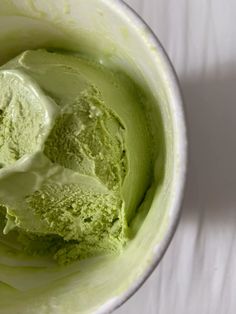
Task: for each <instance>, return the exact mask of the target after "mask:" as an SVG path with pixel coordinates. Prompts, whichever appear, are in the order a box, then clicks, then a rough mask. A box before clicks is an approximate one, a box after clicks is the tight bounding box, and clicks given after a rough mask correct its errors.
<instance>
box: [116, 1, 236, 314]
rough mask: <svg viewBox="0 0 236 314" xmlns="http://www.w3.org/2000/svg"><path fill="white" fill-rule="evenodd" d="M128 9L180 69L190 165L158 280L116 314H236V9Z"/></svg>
mask: <svg viewBox="0 0 236 314" xmlns="http://www.w3.org/2000/svg"><path fill="white" fill-rule="evenodd" d="M127 3H128V4H130V5H131V6H132V7H133V8H134V9H135V10H136V11H137V12H138V13H139V14H140V15H141V16H142V17H143V18H144V19H145V20H146V22H148V24H149V25H150V26H151V27H152V29H153V30H154V32H155V33H156V34H157V36H158V37H159V39H160V40H161V42H162V44H163V46H164V47H165V49H166V51H167V52H168V54H169V56H170V58H171V60H172V62H173V64H174V66H175V68H176V71H177V74H178V76H179V79H180V82H181V86H182V89H183V93H184V97H185V104H186V113H187V121H188V131H189V142H190V164H189V174H188V181H187V190H186V195H185V200H184V205H183V214H182V218H181V221H180V225H179V227H178V230H177V232H176V234H175V237H174V239H173V241H172V243H171V245H170V247H169V249H168V251H167V253H166V255H165V257H164V258H163V260H162V262H161V264H160V265H159V266H158V268H157V269H156V270H155V272H154V273H153V275H152V276H151V277H150V278H149V280H148V281H147V282H146V283H145V284H144V286H143V287H142V288H141V289H140V290H139V291H138V292H137V293H136V294H135V295H134V296H133V297H132V298H131V299H130V300H129V301H128V302H127V303H125V305H123V306H122V307H121V308H120V309H119V310H117V311H115V314H129V313H131V314H235V313H236V1H235V0H127Z"/></svg>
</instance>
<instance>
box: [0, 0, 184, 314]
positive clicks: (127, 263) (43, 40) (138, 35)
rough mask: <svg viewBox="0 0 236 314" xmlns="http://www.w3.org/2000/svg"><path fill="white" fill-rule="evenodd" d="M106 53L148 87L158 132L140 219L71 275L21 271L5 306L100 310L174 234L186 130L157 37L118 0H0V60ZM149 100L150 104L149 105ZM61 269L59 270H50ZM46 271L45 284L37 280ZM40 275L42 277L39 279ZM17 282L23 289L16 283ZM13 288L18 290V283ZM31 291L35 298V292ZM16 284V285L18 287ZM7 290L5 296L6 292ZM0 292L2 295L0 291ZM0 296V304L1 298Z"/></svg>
mask: <svg viewBox="0 0 236 314" xmlns="http://www.w3.org/2000/svg"><path fill="white" fill-rule="evenodd" d="M63 46H65V48H66V49H70V50H75V51H80V52H83V53H87V54H91V55H93V51H94V50H96V56H97V55H99V54H100V55H101V60H103V61H104V59H103V56H104V55H105V56H106V59H107V60H108V59H110V61H111V62H112V63H113V64H116V65H117V66H119V67H121V68H124V69H125V70H126V71H127V72H129V73H130V74H131V75H132V76H133V77H135V79H136V81H137V82H138V83H140V84H141V85H143V86H146V88H149V90H150V91H151V93H152V95H153V97H154V99H155V105H154V106H152V108H149V109H150V112H151V113H152V116H153V121H154V124H155V120H156V124H157V125H158V123H159V118H158V115H160V116H161V120H162V124H163V126H162V127H163V131H164V137H165V145H164V146H165V147H164V151H165V165H164V173H163V177H162V178H161V180H160V181H161V182H159V183H158V169H159V161H158V160H157V162H156V168H155V176H156V177H157V185H156V186H155V196H154V198H153V200H152V202H151V204H150V209H149V212H148V214H147V216H146V217H145V219H144V221H143V224H142V225H141V227H140V229H139V231H138V232H137V234H136V236H135V238H134V239H133V240H132V241H131V243H130V244H129V245H128V247H127V248H126V249H125V251H124V253H123V254H122V255H121V256H120V257H116V258H105V257H102V258H98V259H91V260H87V261H82V262H81V263H80V264H79V265H77V266H76V267H78V268H77V269H76V268H75V266H73V267H74V268H73V269H72V268H71V269H70V271H69V273H70V272H73V275H71V276H68V275H65V273H64V275H63V276H64V277H63V278H62V277H61V278H60V276H58V277H56V278H57V279H56V280H53V279H50V280H49V279H48V278H49V277H50V276H47V275H45V274H46V273H45V270H42V271H41V273H40V272H39V274H37V275H36V274H33V275H31V274H30V271H29V270H28V269H27V268H25V270H22V272H23V274H22V273H21V276H22V278H24V280H23V281H24V282H25V284H24V287H14V285H13V284H12V283H11V282H10V280H9V282H8V281H7V280H8V279H6V278H7V277H4V278H5V279H3V278H2V277H1V274H0V281H3V280H5V281H6V283H7V284H8V286H11V285H13V287H14V288H15V290H14V293H13V292H11V289H8V290H9V291H8V290H6V291H5V292H4V293H5V295H6V296H7V297H9V298H12V299H14V308H13V307H11V304H8V305H7V306H5V307H4V308H3V306H1V309H2V310H3V312H4V313H16V312H15V311H14V309H15V304H16V303H17V310H18V313H25V314H26V313H30V314H33V313H40V314H46V313H50V314H53V313H55V314H60V313H61V314H62V313H63V314H66V313H68V314H69V313H70V314H71V313H107V312H111V311H112V310H114V309H115V308H117V307H118V306H119V305H121V304H122V303H123V302H125V300H127V299H128V298H129V297H130V296H131V295H132V294H133V293H134V292H135V291H136V290H137V289H138V288H139V287H140V286H141V285H142V283H143V282H144V281H145V279H146V278H147V277H148V276H149V275H150V274H151V272H152V271H153V270H154V268H155V267H156V266H157V265H158V263H159V261H160V260H161V258H162V256H163V254H164V253H165V251H166V249H167V247H168V244H169V243H170V240H171V238H172V236H173V234H174V231H175V229H176V226H177V222H178V218H179V215H180V206H181V200H182V196H183V189H184V183H185V175H186V151H187V149H186V146H187V145H186V130H185V120H184V114H183V105H182V97H181V93H180V90H179V85H178V81H177V78H176V75H175V72H174V69H173V67H172V66H171V63H170V61H169V59H168V57H167V55H166V53H165V51H164V49H163V48H162V46H161V44H160V42H159V41H158V39H157V38H156V37H155V35H154V34H153V33H152V31H151V30H150V29H149V28H148V26H147V25H146V24H145V23H144V22H143V21H142V20H141V18H140V17H138V15H137V14H136V13H135V12H133V11H132V10H131V9H130V8H129V7H128V6H127V5H126V4H125V3H124V2H122V1H118V0H113V1H111V0H58V1H47V0H21V1H17V0H3V1H1V2H0V63H3V62H5V61H6V60H8V59H10V58H11V57H13V56H15V55H17V54H18V53H20V52H21V51H23V50H26V49H30V48H31V49H33V48H42V47H57V48H58V47H60V48H63ZM150 106H151V105H150ZM55 272H57V273H60V270H55ZM37 276H40V279H41V278H42V277H43V276H45V280H44V284H43V285H42V284H40V283H39V281H38V282H37ZM40 282H41V280H40ZM21 288H22V289H21ZM17 289H18V290H19V291H18V290H17ZM35 289H36V291H37V297H35V294H34V291H35ZM22 291H23V292H22ZM11 293H12V296H11ZM0 299H2V296H1V295H0ZM1 302H2V301H0V305H1Z"/></svg>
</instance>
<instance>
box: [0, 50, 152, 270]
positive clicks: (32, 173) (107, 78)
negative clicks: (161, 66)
mask: <svg viewBox="0 0 236 314" xmlns="http://www.w3.org/2000/svg"><path fill="white" fill-rule="evenodd" d="M0 91H1V92H0V167H1V168H0V212H1V213H2V215H3V216H5V217H6V222H5V223H4V226H3V233H4V234H5V235H6V241H8V239H9V238H10V237H9V234H10V233H13V234H14V236H15V237H16V239H17V242H18V243H19V244H20V245H21V246H22V248H23V249H24V250H25V251H26V252H28V253H29V254H42V255H50V256H53V257H54V259H56V260H57V262H58V263H59V264H66V263H69V262H71V261H74V260H76V259H83V258H86V257H90V256H94V255H97V254H101V253H112V252H113V253H118V252H120V251H121V250H122V248H123V246H124V245H125V243H126V242H127V241H128V238H129V227H128V226H129V223H130V222H131V221H132V219H133V218H134V216H135V212H136V210H137V208H138V206H139V205H140V202H141V201H142V199H143V197H144V194H145V192H146V190H147V188H148V186H149V184H150V180H151V178H150V176H151V167H152V162H151V160H152V154H151V142H150V133H149V130H148V124H147V119H146V116H145V111H144V108H143V105H142V95H141V93H140V92H139V90H138V89H137V88H136V86H135V84H134V83H133V82H132V81H131V80H130V79H129V78H128V77H126V76H125V75H124V74H122V73H118V72H117V73H114V72H112V71H111V70H109V69H107V68H105V67H104V66H102V65H101V64H98V63H95V62H92V61H90V60H86V59H84V58H81V57H78V56H73V55H70V54H68V53H55V52H47V51H45V50H35V51H26V52H24V53H23V54H21V55H20V56H19V57H17V58H15V59H13V60H12V61H10V62H8V63H7V64H5V65H4V66H2V67H1V68H0ZM9 241H10V240H9Z"/></svg>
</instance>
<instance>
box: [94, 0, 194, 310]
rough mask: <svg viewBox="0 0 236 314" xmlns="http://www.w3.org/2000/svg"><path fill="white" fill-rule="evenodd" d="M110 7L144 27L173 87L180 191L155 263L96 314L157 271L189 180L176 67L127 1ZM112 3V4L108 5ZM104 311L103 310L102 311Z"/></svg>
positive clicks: (121, 300)
mask: <svg viewBox="0 0 236 314" xmlns="http://www.w3.org/2000/svg"><path fill="white" fill-rule="evenodd" d="M103 1H104V2H106V3H107V5H108V6H109V5H112V6H115V7H116V8H117V9H118V10H119V11H121V12H122V13H123V14H124V15H125V16H127V17H128V18H129V19H130V21H131V22H132V24H134V25H136V26H138V28H143V27H145V34H146V38H147V42H148V43H150V44H151V46H152V47H155V48H156V49H157V51H158V57H159V58H160V60H161V61H162V64H163V65H164V67H165V74H166V75H167V76H168V84H169V86H170V90H171V94H172V96H173V97H174V100H175V109H176V111H175V113H174V115H173V116H175V118H176V126H177V128H178V130H179V140H178V142H177V149H176V151H177V152H178V153H179V154H178V165H179V167H178V176H177V178H176V182H177V184H176V186H177V189H176V191H175V197H174V198H173V205H172V212H171V217H170V220H169V224H168V227H167V230H166V232H165V236H164V237H163V239H162V240H160V242H159V244H158V250H156V252H155V253H154V254H153V257H152V261H151V263H150V264H149V266H148V267H147V268H146V269H145V270H144V272H143V273H142V274H141V275H140V277H139V278H138V279H137V280H135V282H134V283H133V284H132V285H131V286H130V287H129V288H128V289H127V291H126V292H125V293H122V294H121V295H118V296H117V297H115V298H114V299H112V300H110V301H108V303H107V304H106V305H105V308H104V307H103V306H102V307H101V308H100V310H98V311H97V312H96V313H99V314H105V313H111V312H113V311H114V310H116V309H117V308H119V307H120V306H121V305H123V304H124V303H125V302H126V301H127V300H128V299H130V298H131V297H132V296H133V295H134V294H135V293H136V292H137V291H138V289H139V288H140V287H141V286H142V285H143V284H144V282H145V281H146V280H147V279H148V278H149V276H150V275H151V274H152V272H153V271H154V270H155V268H156V267H157V265H158V264H159V263H160V261H161V259H162V258H163V256H164V254H165V252H166V250H167V248H168V247H169V244H170V242H171V240H172V238H173V236H174V233H175V231H176V229H177V225H178V222H179V220H180V215H181V209H182V203H183V197H184V191H185V186H186V176H187V164H188V141H187V130H186V115H185V109H184V101H183V95H182V91H181V87H180V83H179V79H178V77H177V74H176V71H175V69H174V66H173V64H172V62H171V60H170V58H169V57H168V55H167V53H166V51H165V49H164V47H163V46H162V44H161V42H160V40H159V39H158V37H157V36H156V34H155V33H154V31H153V30H152V29H151V27H150V26H149V25H148V24H147V22H145V21H144V19H143V18H142V17H141V16H140V15H139V14H138V13H137V12H136V11H135V10H134V9H133V8H132V7H131V6H130V5H129V4H127V3H126V2H125V1H124V0H113V1H112V3H111V1H110V0H103ZM109 2H110V3H109ZM102 308H103V309H102Z"/></svg>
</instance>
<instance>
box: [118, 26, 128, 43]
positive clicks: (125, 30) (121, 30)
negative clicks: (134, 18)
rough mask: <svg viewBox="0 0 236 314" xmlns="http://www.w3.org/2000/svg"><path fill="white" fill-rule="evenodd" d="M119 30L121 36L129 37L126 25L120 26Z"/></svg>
mask: <svg viewBox="0 0 236 314" xmlns="http://www.w3.org/2000/svg"><path fill="white" fill-rule="evenodd" d="M120 32H121V34H122V36H123V37H124V39H126V40H127V39H129V30H128V28H127V27H125V26H124V27H121V28H120Z"/></svg>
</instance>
